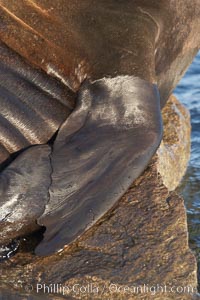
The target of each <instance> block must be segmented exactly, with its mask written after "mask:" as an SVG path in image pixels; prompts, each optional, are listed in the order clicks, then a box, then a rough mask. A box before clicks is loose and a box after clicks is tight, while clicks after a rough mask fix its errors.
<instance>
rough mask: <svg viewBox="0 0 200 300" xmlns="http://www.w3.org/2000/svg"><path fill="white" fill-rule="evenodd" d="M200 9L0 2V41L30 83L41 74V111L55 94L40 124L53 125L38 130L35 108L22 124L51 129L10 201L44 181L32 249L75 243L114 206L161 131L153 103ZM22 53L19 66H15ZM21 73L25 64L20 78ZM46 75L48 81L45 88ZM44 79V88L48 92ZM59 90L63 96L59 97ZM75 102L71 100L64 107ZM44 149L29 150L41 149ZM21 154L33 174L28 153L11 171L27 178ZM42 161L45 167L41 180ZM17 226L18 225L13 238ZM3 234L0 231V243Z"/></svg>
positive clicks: (163, 92) (193, 41) (172, 74)
mask: <svg viewBox="0 0 200 300" xmlns="http://www.w3.org/2000/svg"><path fill="white" fill-rule="evenodd" d="M199 16H200V8H199V6H198V1H197V0H196V1H194V2H193V4H192V5H190V6H188V5H187V4H186V3H185V1H184V0H177V1H174V0H170V1H168V2H166V1H165V0H161V1H155V0H148V1H147V0H142V1H141V0H140V1H139V0H136V1H133V0H126V1H113V0H110V1H95V0H86V1H72V0H71V1H64V0H61V1H54V2H53V3H52V1H47V0H43V1H36V0H35V1H28V0H19V1H17V2H16V1H9V2H8V1H6V0H5V1H4V0H1V1H0V19H1V26H0V39H1V41H2V43H3V44H2V47H8V48H9V50H8V52H9V51H13V53H15V54H13V55H18V58H19V61H20V63H19V64H20V69H21V70H29V68H32V69H31V70H32V71H31V72H32V74H36V75H33V76H32V75H31V76H29V81H30V82H29V83H30V84H32V83H33V81H34V80H35V76H36V77H37V74H43V75H40V76H43V77H44V81H43V79H39V80H38V81H37V82H39V85H40V94H41V97H42V98H41V99H43V100H41V101H44V102H45V101H46V103H47V107H48V110H49V107H50V104H49V103H51V101H53V100H52V98H53V99H54V98H55V100H56V101H55V105H53V106H51V109H50V110H49V111H48V110H47V111H45V110H43V111H41V113H42V116H44V115H45V116H46V117H45V120H46V122H47V124H52V121H51V122H49V120H50V119H51V120H53V123H55V124H56V126H54V128H53V129H52V126H51V130H50V131H48V126H49V125H48V126H47V128H46V127H45V126H43V124H41V126H40V128H41V131H40V130H39V129H37V124H36V123H37V122H34V120H37V118H38V116H37V115H35V117H34V116H33V120H32V124H31V126H30V127H29V128H31V130H32V131H33V132H34V133H36V132H38V133H39V134H40V135H41V140H40V142H39V143H47V142H48V140H49V139H50V138H51V137H52V136H53V135H54V134H55V133H56V132H57V131H58V134H57V136H56V137H55V141H54V142H53V145H52V147H51V149H50V153H49V155H48V156H47V158H44V160H43V164H41V167H40V171H41V173H40V174H38V178H39V179H38V181H37V182H38V186H36V187H35V185H34V176H35V175H33V178H32V181H31V180H30V186H29V185H28V184H25V189H24V193H23V195H25V196H24V197H22V198H23V201H22V202H21V204H20V201H19V202H18V208H19V210H20V209H21V207H22V206H23V202H24V201H26V195H28V194H29V192H28V191H29V190H35V188H36V189H38V193H40V189H42V192H41V195H44V197H41V202H42V205H41V207H40V208H39V209H38V211H37V212H36V213H34V216H32V217H31V218H29V219H30V220H32V221H31V223H33V220H34V218H35V221H36V220H37V222H38V224H40V225H42V226H45V227H46V228H47V230H46V232H45V235H44V240H43V242H42V243H41V244H40V245H39V246H38V248H37V249H36V253H38V254H40V255H46V254H51V253H53V252H54V251H55V250H59V249H62V248H63V247H64V245H66V244H68V243H70V242H72V241H74V240H75V239H76V238H77V237H78V236H79V235H80V234H82V233H83V232H84V231H85V230H87V229H88V228H89V227H90V226H92V224H94V223H95V222H96V221H97V220H99V218H100V217H101V216H102V215H103V214H105V213H106V212H107V211H108V210H109V209H110V208H112V206H113V205H114V204H115V203H116V201H117V200H119V199H120V197H121V196H122V195H123V193H124V192H125V191H126V190H127V188H128V187H129V186H130V184H131V183H132V182H133V180H134V179H135V178H137V177H138V176H139V175H140V174H141V172H142V171H143V170H144V168H145V167H146V166H147V164H148V162H149V160H150V159H151V157H152V155H153V154H154V153H155V151H156V149H157V147H158V146H159V143H160V141H161V137H162V120H161V116H160V107H163V106H164V104H165V102H166V100H167V98H168V96H169V94H170V93H171V91H172V90H173V88H174V87H175V86H176V84H177V82H178V81H179V79H180V78H181V76H182V75H183V73H184V72H185V70H186V68H187V67H188V65H189V64H190V62H191V61H192V59H193V57H194V55H195V54H196V52H197V50H198V47H199V44H200V43H199V42H200V37H199V35H198V36H197V34H198V32H199V29H200V18H199ZM5 45H6V46H5ZM10 55H11V54H10ZM11 56H12V55H11ZM21 59H22V60H24V61H25V64H26V65H27V67H26V66H23V67H22V68H21V65H23V63H24V62H22V61H21ZM17 61H18V60H17ZM9 65H10V64H9V60H8V63H7V66H9ZM16 66H17V63H16V65H15V63H13V65H11V69H12V70H14V71H12V72H13V73H14V74H15V76H14V77H12V76H10V75H9V74H10V73H9V72H8V75H9V76H10V78H11V77H12V78H11V79H12V80H13V81H14V82H16V81H17V80H19V79H18V77H19V78H20V73H19V72H16V68H17V67H16ZM29 73H30V72H29V71H26V72H25V76H24V77H23V83H24V81H26V78H27V76H28V75H27V74H29ZM38 76H39V75H38ZM52 77H54V78H55V79H53V78H52ZM38 78H40V77H38ZM54 80H56V83H55V84H54V87H55V88H51V84H50V82H51V81H52V82H53V81H54ZM45 82H46V84H47V85H48V86H49V87H50V93H49V95H48V97H47V95H46V92H45V86H46V84H45ZM2 85H4V83H3V82H2ZM156 85H157V86H156ZM22 86H23V85H22ZM8 87H9V84H8ZM3 88H4V86H3ZM37 88H38V84H37V83H36V84H35V85H34V89H37ZM9 90H10V88H9ZM63 90H64V91H65V97H62V96H61V97H59V96H57V94H59V93H60V92H61V91H63ZM0 91H1V89H0ZM59 91H60V92H59ZM159 92H160V96H159ZM24 93H25V94H24V95H25V97H29V98H30V100H29V101H30V103H31V106H32V108H34V109H37V108H38V104H37V102H36V101H35V100H34V93H32V94H31V93H30V94H28V93H26V89H25V88H24ZM61 94H62V92H61ZM38 95H39V94H38ZM0 97H1V95H0ZM39 97H40V96H39ZM70 97H71V98H70ZM60 99H65V100H63V101H64V102H65V103H64V104H63V103H60ZM11 100H12V101H13V103H14V104H15V103H16V101H14V100H13V99H11ZM11 100H10V102H11ZM75 100H76V108H75V110H74V111H73V112H72V113H71V114H70V110H71V109H72V108H73V105H74V104H73V103H74V101H75ZM10 102H9V105H10ZM61 102H62V101H61ZM40 103H41V102H40ZM57 103H58V104H57ZM40 105H41V104H40ZM40 105H39V107H40ZM59 105H60V108H59ZM62 105H64V106H62ZM62 107H63V109H62ZM54 108H55V109H54ZM59 109H60V110H59ZM9 111H11V110H10V109H9ZM27 111H28V110H27ZM39 111H40V109H39ZM52 114H53V117H52ZM69 114H70V115H69ZM64 118H65V119H66V120H65V122H64V123H63V121H64V120H63V119H64ZM43 119H44V118H43ZM22 124H26V122H24V123H23V122H22ZM13 130H14V129H13ZM37 130H38V131H37ZM25 137H26V136H25ZM7 139H8V140H10V139H13V138H10V137H9V136H8V138H7ZM27 139H28V138H27ZM2 140H3V139H2ZM18 140H19V139H18ZM28 141H29V145H30V144H35V143H36V144H38V143H37V142H36V141H35V140H33V141H30V139H28ZM4 146H5V145H3V144H2V147H4ZM38 147H39V148H38ZM45 147H46V146H45V145H44V146H37V147H36V148H35V149H36V150H37V151H39V154H40V156H41V157H43V151H44V153H45V151H47V149H46V148H45ZM19 148H21V149H23V148H24V144H20V145H19V147H18V148H17V150H19ZM38 149H39V150H38ZM43 149H44V150H43ZM27 151H28V150H27ZM29 151H30V152H31V151H34V149H33V150H29ZM45 157H46V156H45ZM24 160H25V161H26V163H27V164H29V163H30V170H31V172H32V173H33V174H35V166H34V162H33V161H32V159H31V155H30V157H29V155H28V154H27V156H26V152H24V153H22V154H21V155H20V156H18V157H17V161H16V162H15V161H14V162H13V164H14V163H15V168H14V169H15V171H16V172H17V173H20V174H21V173H22V174H23V176H24V177H26V175H25V172H26V169H24V167H23V165H24V163H23V162H24ZM49 166H50V168H51V172H50V174H49V173H48V174H49V175H47V177H48V178H47V179H46V180H45V179H44V184H42V179H41V184H40V183H39V181H40V178H43V176H42V174H43V172H46V171H45V170H49ZM7 168H8V171H6V169H5V170H4V171H3V172H2V177H3V178H4V177H5V178H7V179H8V180H7V181H5V182H9V180H10V177H9V176H11V175H12V172H9V168H10V169H11V170H13V167H12V163H11V164H10V165H9V166H8V167H7ZM24 170H25V171H24ZM27 170H28V169H27ZM48 172H49V171H48ZM7 174H8V175H7ZM10 174H11V175H10ZM12 176H13V175H12ZM23 176H21V177H18V175H16V179H15V180H16V182H18V181H21V182H23ZM40 176H41V177H40ZM49 179H50V183H49ZM2 182H4V181H2ZM108 183H109V184H108ZM5 184H6V183H5ZM106 184H107V186H106ZM32 186H34V188H33V189H32ZM44 187H45V190H44ZM7 189H8V190H9V193H8V194H7V192H5V194H2V195H4V199H7V198H6V197H7V196H8V198H9V195H12V197H11V199H10V200H9V199H8V200H7V201H6V203H5V202H2V207H4V208H5V210H4V213H3V214H2V220H3V221H2V222H3V223H2V226H4V225H5V224H6V222H7V223H8V218H9V217H10V213H11V214H12V207H13V202H12V201H11V200H12V199H13V197H14V199H15V198H16V197H15V193H16V185H15V184H13V186H12V187H11V190H10V187H9V188H8V186H6V188H5V187H4V186H3V184H2V191H7ZM18 193H19V191H18ZM33 198H34V197H33ZM20 199H21V198H20ZM9 201H10V202H9ZM9 203H10V204H9ZM7 210H9V213H8V212H7ZM25 223H26V224H25ZM25 223H23V222H21V224H25V225H26V226H25V227H26V228H29V225H30V224H29V221H28V219H26V222H25ZM23 228H24V225H23ZM22 231H23V229H22V230H21V228H20V231H19V232H17V233H16V236H18V235H19V234H22ZM25 231H26V230H25ZM25 231H24V232H25ZM5 232H6V229H5ZM8 239H9V235H8V236H7V237H6V233H4V234H3V235H2V237H1V243H3V242H5V241H6V242H7V240H8Z"/></svg>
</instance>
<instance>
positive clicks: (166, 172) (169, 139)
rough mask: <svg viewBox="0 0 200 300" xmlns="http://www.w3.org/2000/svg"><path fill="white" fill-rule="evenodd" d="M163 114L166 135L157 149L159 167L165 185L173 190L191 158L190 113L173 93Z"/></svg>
mask: <svg viewBox="0 0 200 300" xmlns="http://www.w3.org/2000/svg"><path fill="white" fill-rule="evenodd" d="M162 115H163V125H164V135H163V140H162V142H161V145H160V147H159V149H158V151H157V154H158V167H157V168H158V172H159V173H160V174H161V176H162V180H163V183H164V185H165V186H166V187H167V188H168V190H169V191H173V190H175V188H176V187H177V186H178V184H179V183H180V181H181V179H182V177H183V175H184V174H185V171H186V169H187V164H188V161H189V158H190V133H191V125H190V114H189V111H188V110H187V109H186V108H185V107H184V106H183V105H181V104H180V102H179V101H178V100H177V99H176V98H175V97H174V96H173V95H172V96H171V97H170V98H169V100H168V102H167V104H166V105H165V107H164V109H163V111H162ZM172 174H173V176H172Z"/></svg>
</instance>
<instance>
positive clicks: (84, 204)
mask: <svg viewBox="0 0 200 300" xmlns="http://www.w3.org/2000/svg"><path fill="white" fill-rule="evenodd" d="M161 136H162V120H161V115H160V108H159V95H158V92H157V89H156V86H154V85H153V84H151V83H149V82H147V81H144V80H142V79H139V78H136V77H132V76H119V77H116V78H105V79H101V80H97V81H95V82H93V83H89V82H85V83H84V84H83V86H82V88H81V90H80V92H79V98H78V105H77V108H76V109H75V111H74V112H73V113H72V114H71V115H70V116H69V118H68V119H67V121H66V122H65V123H64V124H63V126H62V127H61V129H60V131H59V133H58V136H57V138H56V140H55V142H54V146H53V152H52V155H51V165H52V176H51V180H52V183H51V187H50V190H49V193H50V200H49V202H48V204H47V206H46V209H45V212H44V214H43V215H42V216H41V217H40V218H39V220H38V223H39V224H40V225H44V226H46V232H45V235H44V239H43V241H42V242H41V244H39V246H38V247H37V248H36V253H37V254H39V255H47V254H51V253H53V252H54V251H55V250H60V249H62V248H63V247H64V245H66V244H68V243H70V242H72V241H74V240H75V239H76V238H77V237H78V236H79V235H80V234H81V233H83V232H84V231H85V230H87V229H88V228H90V227H91V226H92V225H93V224H94V223H95V222H96V221H97V220H98V219H99V218H100V217H101V216H102V215H103V214H105V213H106V212H107V211H108V210H109V209H110V208H112V206H113V205H114V204H115V203H116V201H117V200H118V199H120V197H121V196H122V195H123V194H124V193H125V192H126V190H127V188H128V187H129V186H130V185H131V184H132V182H133V180H134V179H136V178H137V177H138V176H139V175H140V174H141V172H142V171H143V170H144V169H145V167H146V166H147V164H148V162H149V160H150V159H151V157H152V155H153V154H154V152H155V150H156V149H157V147H158V146H159V143H160V140H161Z"/></svg>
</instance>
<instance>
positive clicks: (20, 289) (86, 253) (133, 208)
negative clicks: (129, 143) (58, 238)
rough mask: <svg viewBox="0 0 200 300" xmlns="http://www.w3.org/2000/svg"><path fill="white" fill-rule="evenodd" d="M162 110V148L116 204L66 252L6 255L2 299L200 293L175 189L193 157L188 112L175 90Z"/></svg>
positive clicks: (176, 296) (152, 296) (182, 209)
mask: <svg viewBox="0 0 200 300" xmlns="http://www.w3.org/2000/svg"><path fill="white" fill-rule="evenodd" d="M163 118H164V126H165V133H164V139H163V142H162V144H161V146H160V148H159V150H158V151H157V154H156V155H155V156H154V158H153V159H152V161H151V164H150V165H149V166H148V168H147V169H146V170H145V172H144V173H143V175H142V176H140V177H139V178H138V179H137V180H136V181H135V182H134V184H133V185H132V186H131V188H130V189H129V190H128V191H127V192H126V193H125V195H124V196H123V197H122V199H121V200H120V201H119V203H117V204H116V206H115V208H113V209H112V211H110V212H108V213H107V214H106V215H105V216H104V218H103V219H101V220H100V221H99V222H98V224H96V225H95V226H94V227H93V228H91V229H90V230H89V231H88V232H86V233H85V234H84V235H83V236H82V237H81V238H80V239H79V240H77V241H76V243H74V244H72V245H70V246H68V247H66V248H65V250H64V251H63V252H61V253H57V254H55V255H52V256H49V257H45V258H42V257H36V256H35V255H33V254H32V253H31V252H30V251H27V250H25V249H21V251H19V252H18V253H17V254H16V255H15V256H13V257H11V258H10V260H8V261H5V262H3V263H1V287H2V289H1V294H0V299H2V300H4V299H149V300H151V299H166V300H167V299H176V300H179V299H180V300H184V299H197V297H198V296H196V295H195V294H196V286H197V274H196V273H197V270H196V260H195V257H194V255H193V253H192V252H191V251H190V249H189V247H188V232H187V221H186V212H185V207H184V202H183V199H182V198H180V196H179V195H177V194H176V193H175V192H174V191H170V190H173V189H174V188H175V187H176V186H177V184H178V183H179V181H180V179H181V177H182V176H183V174H184V172H185V168H186V163H187V160H188V157H189V149H190V143H189V139H190V138H189V137H190V123H189V115H188V112H187V111H186V109H185V108H183V107H182V106H181V105H180V103H179V102H178V101H177V100H176V99H175V98H174V97H173V96H172V97H171V98H170V100H169V101H168V104H167V106H166V108H165V109H164V110H163ZM183 137H184V139H183ZM163 182H165V184H164V183H163ZM166 186H167V187H166ZM11 290H12V291H13V294H12V295H11ZM17 293H18V295H19V296H17ZM63 294H65V295H64V296H63ZM20 295H21V296H20ZM28 295H29V296H28ZM12 297H13V298H12ZM17 297H18V298H17Z"/></svg>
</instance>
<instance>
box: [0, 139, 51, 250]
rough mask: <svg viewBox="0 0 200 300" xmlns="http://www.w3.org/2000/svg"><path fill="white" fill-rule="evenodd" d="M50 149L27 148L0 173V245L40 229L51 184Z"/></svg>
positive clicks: (45, 146)
mask: <svg viewBox="0 0 200 300" xmlns="http://www.w3.org/2000/svg"><path fill="white" fill-rule="evenodd" d="M50 153H51V148H50V147H49V146H48V145H40V146H32V147H30V148H29V149H26V150H25V151H24V152H23V153H21V154H19V156H18V157H17V158H16V159H15V160H14V161H13V162H12V163H11V164H10V165H9V166H8V167H7V168H6V169H5V170H4V171H2V172H1V174H0V207H1V210H0V245H2V244H4V245H5V244H7V243H9V242H10V241H11V240H12V239H13V238H16V237H19V236H23V235H25V234H29V233H30V232H32V231H34V230H36V229H39V226H38V225H37V224H36V219H37V218H38V217H39V216H40V215H41V214H42V213H43V212H44V209H45V205H46V204H47V202H48V200H49V194H48V190H49V186H50V184H51V171H52V170H51V164H50Z"/></svg>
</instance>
